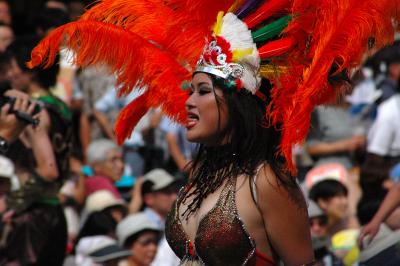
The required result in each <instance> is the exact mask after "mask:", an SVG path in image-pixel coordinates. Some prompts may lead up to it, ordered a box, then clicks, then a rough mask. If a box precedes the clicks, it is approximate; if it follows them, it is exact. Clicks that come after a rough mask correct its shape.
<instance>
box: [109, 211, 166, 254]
mask: <svg viewBox="0 0 400 266" xmlns="http://www.w3.org/2000/svg"><path fill="white" fill-rule="evenodd" d="M144 230H153V231H159V232H161V228H160V227H158V226H157V225H156V224H155V223H154V222H152V221H151V220H150V219H149V218H148V217H147V215H146V214H145V213H143V212H139V213H136V214H131V215H129V216H127V217H125V219H123V220H122V221H121V222H119V224H118V225H117V237H118V243H119V244H120V245H121V246H123V245H124V244H125V241H126V240H127V239H128V238H129V237H130V236H132V235H134V234H136V233H139V232H141V231H144Z"/></svg>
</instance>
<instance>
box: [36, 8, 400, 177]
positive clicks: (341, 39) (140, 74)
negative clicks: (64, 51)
mask: <svg viewBox="0 0 400 266" xmlns="http://www.w3.org/2000/svg"><path fill="white" fill-rule="evenodd" d="M215 18H217V20H216V21H215ZM399 20H400V0H374V1H372V0H364V1H359V0H321V1H314V0H265V1H263V0H230V1H214V0H213V1H211V0H197V1H189V0H100V1H99V2H98V3H97V4H96V5H95V6H93V7H92V8H91V9H89V10H88V11H87V12H86V13H85V14H84V15H83V16H82V18H81V19H80V20H79V21H77V22H73V23H70V24H66V25H64V26H62V27H60V28H57V29H56V30H54V31H53V32H51V33H50V34H49V35H48V36H47V37H46V38H45V39H44V40H43V41H42V42H41V43H40V44H39V45H38V46H37V47H36V48H35V49H34V50H33V52H32V60H31V61H30V63H29V65H30V66H31V67H36V66H40V65H43V66H48V65H50V64H51V63H53V61H54V59H55V55H56V53H57V52H58V51H59V47H60V46H61V47H67V48H69V49H72V50H73V51H74V53H75V58H74V63H75V64H77V65H78V66H82V67H84V66H88V65H94V64H107V65H109V66H110V69H111V70H112V71H113V73H115V74H116V76H117V77H118V84H119V86H118V87H119V88H120V89H119V93H120V94H127V93H129V92H130V91H132V90H133V89H135V88H142V90H143V93H142V94H141V96H140V97H138V98H137V99H135V100H134V101H133V102H131V103H130V104H129V105H128V106H127V107H125V109H124V110H123V111H122V112H121V113H120V115H119V117H118V120H117V123H116V134H117V139H118V141H119V142H120V143H121V142H122V141H123V140H124V139H125V138H126V137H128V136H129V134H130V132H131V131H132V130H133V128H134V126H135V125H136V123H137V122H138V121H139V120H140V118H141V117H142V116H143V115H144V114H145V113H146V112H147V110H148V109H149V108H151V107H161V109H162V110H163V111H164V113H165V114H167V115H168V116H170V117H171V118H173V119H175V120H176V121H177V122H181V123H183V122H184V121H185V108H184V102H185V100H186V97H187V94H186V93H185V92H183V91H182V90H181V85H182V82H184V81H186V80H190V78H191V75H192V73H193V71H202V72H208V73H211V74H214V75H218V76H221V77H223V78H226V79H229V80H231V81H232V84H234V85H235V86H236V87H238V88H240V89H241V88H244V89H246V90H248V91H249V92H250V93H253V94H255V95H257V96H259V93H258V89H259V87H260V84H261V82H260V80H261V78H267V79H269V80H270V82H271V83H272V84H273V89H272V92H271V93H272V101H271V102H270V103H269V105H268V106H266V108H267V110H268V116H269V118H270V119H271V121H272V122H273V124H274V125H280V126H281V130H282V142H281V145H280V152H281V153H282V154H283V155H284V156H285V158H286V160H287V162H288V164H287V167H288V169H289V170H292V172H294V171H295V168H294V166H293V163H292V159H291V158H292V157H291V152H292V145H293V144H294V143H299V142H301V141H303V139H304V138H305V136H306V134H307V132H308V128H309V124H310V113H311V112H312V110H313V108H314V107H315V106H316V105H319V104H323V103H326V102H327V101H330V100H332V99H334V97H335V96H336V95H338V94H340V93H341V92H342V91H343V87H341V83H342V82H343V81H346V79H347V78H348V77H349V76H350V75H351V73H352V71H353V70H354V69H355V68H357V67H358V66H359V64H360V63H361V62H362V61H363V60H364V58H365V56H366V55H368V54H371V53H373V52H374V51H376V50H377V49H379V48H381V47H383V46H384V45H387V44H389V43H391V42H392V41H393V37H394V32H395V30H396V29H397V28H398V22H399Z"/></svg>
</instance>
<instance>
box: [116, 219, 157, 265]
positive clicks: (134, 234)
mask: <svg viewBox="0 0 400 266" xmlns="http://www.w3.org/2000/svg"><path fill="white" fill-rule="evenodd" d="M160 234H161V229H160V228H159V227H158V226H157V225H156V224H154V223H153V222H152V221H151V220H149V219H148V218H147V215H146V214H144V213H137V214H131V215H129V216H128V217H126V218H125V219H124V220H122V221H121V222H120V223H119V224H118V226H117V236H118V242H119V244H120V245H122V246H123V247H124V248H126V249H129V250H131V251H132V253H133V254H132V256H130V257H129V258H127V259H126V260H125V261H123V263H121V265H120V266H136V265H141V266H148V265H150V264H151V262H152V261H153V260H154V258H155V256H156V253H157V244H158V241H159V238H160Z"/></svg>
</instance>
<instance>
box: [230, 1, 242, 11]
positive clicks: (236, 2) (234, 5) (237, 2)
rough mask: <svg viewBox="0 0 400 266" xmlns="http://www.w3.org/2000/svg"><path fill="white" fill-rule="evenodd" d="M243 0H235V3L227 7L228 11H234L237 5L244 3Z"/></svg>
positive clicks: (237, 7)
mask: <svg viewBox="0 0 400 266" xmlns="http://www.w3.org/2000/svg"><path fill="white" fill-rule="evenodd" d="M244 1H245V0H236V1H235V3H233V4H232V6H231V7H230V8H229V10H228V13H229V12H231V13H235V12H236V11H237V10H238V9H239V7H240V6H241V5H242V4H243V3H244Z"/></svg>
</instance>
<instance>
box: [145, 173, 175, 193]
mask: <svg viewBox="0 0 400 266" xmlns="http://www.w3.org/2000/svg"><path fill="white" fill-rule="evenodd" d="M143 178H144V180H145V181H151V182H152V183H153V186H152V187H151V191H157V190H160V189H163V188H166V187H168V186H169V185H171V184H172V183H174V182H175V181H176V180H175V178H174V177H173V176H172V175H170V174H169V173H168V172H167V171H165V170H164V169H160V168H157V169H154V170H151V171H150V172H148V173H147V174H145V175H144V176H143Z"/></svg>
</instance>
